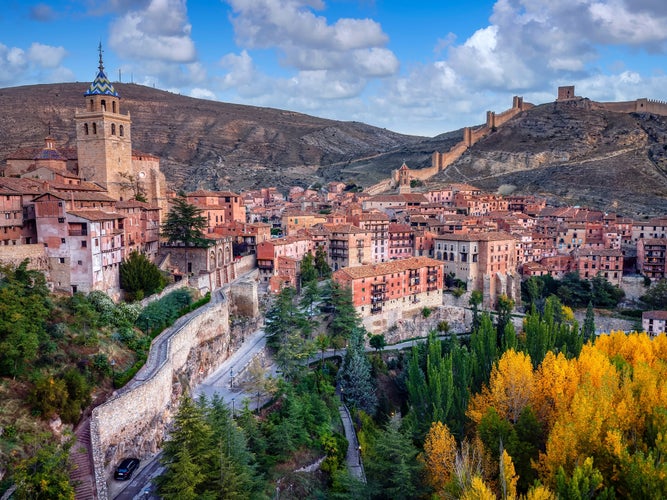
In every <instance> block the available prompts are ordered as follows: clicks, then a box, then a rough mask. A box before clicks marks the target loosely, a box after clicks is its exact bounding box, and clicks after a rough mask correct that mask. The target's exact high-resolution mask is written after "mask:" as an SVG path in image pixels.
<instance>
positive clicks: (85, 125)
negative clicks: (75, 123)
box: [83, 123, 88, 135]
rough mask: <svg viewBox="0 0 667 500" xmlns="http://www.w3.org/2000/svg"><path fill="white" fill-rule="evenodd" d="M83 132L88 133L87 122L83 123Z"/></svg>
mask: <svg viewBox="0 0 667 500" xmlns="http://www.w3.org/2000/svg"><path fill="white" fill-rule="evenodd" d="M83 133H84V134H86V135H88V124H87V123H84V124H83Z"/></svg>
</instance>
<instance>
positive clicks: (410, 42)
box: [0, 0, 667, 136]
mask: <svg viewBox="0 0 667 500" xmlns="http://www.w3.org/2000/svg"><path fill="white" fill-rule="evenodd" d="M3 6H4V8H3V9H2V11H0V88H4V87H12V86H17V85H27V84H34V83H52V82H72V81H81V82H89V81H91V80H92V79H93V78H94V76H95V72H96V69H97V45H98V43H99V42H100V41H101V42H102V45H103V49H104V64H105V69H106V71H107V74H108V76H109V77H110V78H111V79H112V80H118V79H119V77H120V78H121V79H122V81H124V82H128V81H133V82H134V83H140V84H144V85H150V86H155V87H157V88H161V89H164V90H169V91H172V92H178V93H181V94H184V95H189V96H193V97H199V98H205V99H213V100H220V101H227V102H234V103H240V104H251V105H257V106H269V107H275V108H281V109H289V110H293V111H300V112H303V113H308V114H312V115H315V116H321V117H326V118H333V119H337V120H355V121H361V122H365V123H368V124H371V125H376V126H379V127H385V128H388V129H391V130H394V131H397V132H402V133H407V134H416V135H428V136H432V135H436V134H439V133H443V132H447V131H450V130H454V129H457V128H459V127H462V126H465V125H474V124H479V123H482V122H483V121H484V119H485V112H486V110H493V111H498V112H500V111H503V110H505V109H506V108H508V107H509V106H510V105H511V102H512V96H513V95H521V96H523V97H524V99H525V100H526V101H528V102H533V103H536V104H539V103H543V102H549V101H552V100H553V99H554V98H555V93H556V88H557V87H558V86H559V85H576V93H577V95H581V96H585V97H589V98H591V99H595V100H598V101H614V100H630V99H636V98H638V97H648V98H652V99H659V100H667V76H666V75H665V69H667V57H666V52H667V1H665V0H496V1H487V0H476V1H475V2H454V1H450V0H440V1H419V0H415V1H412V2H407V1H405V0H403V1H398V0H392V1H383V0H225V1H221V0H200V1H189V2H186V1H184V0H106V1H94V0H72V1H43V2H34V3H32V2H29V1H25V0H4V1H3ZM121 97H122V96H121Z"/></svg>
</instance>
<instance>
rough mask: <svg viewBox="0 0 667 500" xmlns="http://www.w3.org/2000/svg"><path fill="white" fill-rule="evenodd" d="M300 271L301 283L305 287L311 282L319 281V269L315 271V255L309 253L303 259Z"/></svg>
mask: <svg viewBox="0 0 667 500" xmlns="http://www.w3.org/2000/svg"><path fill="white" fill-rule="evenodd" d="M300 270H301V283H302V285H303V286H305V285H306V284H307V283H309V282H311V281H317V269H315V265H314V257H313V254H311V253H310V252H308V253H307V254H306V255H304V256H303V259H301V266H300Z"/></svg>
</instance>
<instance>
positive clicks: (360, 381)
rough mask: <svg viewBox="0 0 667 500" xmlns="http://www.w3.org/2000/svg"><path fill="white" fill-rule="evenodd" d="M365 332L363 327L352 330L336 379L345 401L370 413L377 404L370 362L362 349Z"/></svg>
mask: <svg viewBox="0 0 667 500" xmlns="http://www.w3.org/2000/svg"><path fill="white" fill-rule="evenodd" d="M365 334H366V330H364V329H363V328H355V329H353V330H352V332H351V334H350V340H349V344H348V347H347V352H346V353H345V357H344V358H343V365H342V366H341V369H340V372H339V374H338V381H339V383H340V386H341V390H342V391H343V394H344V396H345V401H346V402H348V403H350V404H351V405H352V406H354V407H356V408H360V409H362V410H364V411H365V412H366V413H369V414H371V415H372V414H373V413H374V412H375V408H376V406H377V397H376V395H375V387H374V385H373V377H372V376H371V364H370V362H369V361H368V358H367V357H366V352H365V351H364V337H365Z"/></svg>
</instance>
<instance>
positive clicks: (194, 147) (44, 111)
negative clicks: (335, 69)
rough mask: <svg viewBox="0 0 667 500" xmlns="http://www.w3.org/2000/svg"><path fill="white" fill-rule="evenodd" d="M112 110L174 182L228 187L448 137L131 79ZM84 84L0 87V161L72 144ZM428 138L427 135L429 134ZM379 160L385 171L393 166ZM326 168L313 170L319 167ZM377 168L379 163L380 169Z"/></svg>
mask: <svg viewBox="0 0 667 500" xmlns="http://www.w3.org/2000/svg"><path fill="white" fill-rule="evenodd" d="M114 87H115V88H116V90H117V91H118V92H119V94H120V96H121V112H123V113H126V112H128V111H129V112H130V114H131V117H132V141H133V148H134V149H135V150H138V151H141V152H145V153H151V154H154V155H156V156H158V157H159V158H160V159H161V165H162V170H163V171H164V172H165V175H166V177H167V180H168V181H169V182H170V183H171V184H172V186H173V187H175V188H177V189H181V188H182V189H185V190H194V189H197V188H208V189H235V190H240V189H244V188H251V187H259V186H270V185H276V186H282V187H286V186H290V185H293V184H300V185H308V184H310V183H312V182H316V181H321V180H322V178H321V177H320V176H321V175H326V178H327V179H341V180H342V177H343V176H344V175H348V173H346V172H341V170H342V169H343V167H344V166H346V165H348V164H349V163H350V162H351V161H352V160H355V159H358V158H368V157H375V158H377V157H378V155H383V154H390V155H391V154H396V155H398V156H397V157H401V158H402V157H403V156H405V155H406V154H410V152H411V151H412V148H413V147H414V148H415V149H416V150H417V151H421V150H423V151H424V153H423V156H424V158H423V161H430V159H429V158H427V156H428V155H430V153H431V152H432V151H433V150H434V148H435V147H436V146H437V147H447V144H448V143H447V141H438V140H435V142H434V144H433V145H432V146H428V147H427V148H420V147H419V146H418V145H419V144H420V143H421V142H422V141H423V140H424V138H422V137H414V136H407V135H401V134H397V133H394V132H391V131H388V130H386V129H381V128H377V127H372V126H369V125H365V124H363V123H357V122H339V121H334V120H326V119H322V118H316V117H312V116H308V115H304V114H300V113H294V112H291V111H283V110H278V109H270V108H259V107H253V106H242V105H237V104H229V103H223V102H217V101H207V100H202V99H194V98H191V97H186V96H182V95H178V94H173V93H170V92H165V91H162V90H157V89H153V88H150V87H145V86H141V85H135V84H122V83H114ZM87 88H88V84H86V83H63V84H49V85H31V86H24V87H13V88H5V89H0V109H2V115H1V116H0V161H2V160H4V159H5V158H6V157H7V155H8V154H10V153H11V152H13V151H14V150H16V149H18V148H19V147H26V146H42V145H43V144H44V138H45V137H46V135H47V134H48V133H49V130H50V133H51V135H53V136H54V137H55V138H56V140H57V144H58V147H63V148H64V147H73V146H75V139H76V134H75V124H74V112H75V109H78V108H82V107H83V105H84V99H83V93H84V92H85V91H86V90H87ZM429 142H433V140H429ZM393 161H394V163H392V164H387V165H386V169H385V170H386V171H387V172H390V171H391V169H393V168H398V167H399V166H400V163H398V164H397V163H396V161H398V160H393ZM321 168H322V169H324V170H325V171H326V172H321V171H320V170H319V169H321ZM379 171H382V169H379Z"/></svg>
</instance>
